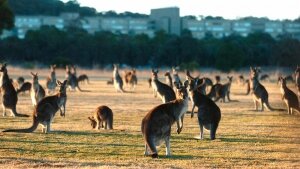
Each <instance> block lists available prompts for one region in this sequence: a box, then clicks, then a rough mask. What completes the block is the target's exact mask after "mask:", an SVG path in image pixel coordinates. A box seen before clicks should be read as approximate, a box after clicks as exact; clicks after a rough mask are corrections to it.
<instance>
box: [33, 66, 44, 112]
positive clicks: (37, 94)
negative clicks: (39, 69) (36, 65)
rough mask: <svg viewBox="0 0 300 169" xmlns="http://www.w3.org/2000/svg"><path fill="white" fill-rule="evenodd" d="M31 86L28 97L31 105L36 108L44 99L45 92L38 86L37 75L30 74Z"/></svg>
mask: <svg viewBox="0 0 300 169" xmlns="http://www.w3.org/2000/svg"><path fill="white" fill-rule="evenodd" d="M31 75H32V85H31V89H30V97H31V101H32V105H33V106H36V105H37V103H38V102H39V101H40V100H42V98H44V97H45V90H44V89H43V87H42V86H41V85H40V84H39V78H38V74H37V73H35V74H34V73H32V72H31Z"/></svg>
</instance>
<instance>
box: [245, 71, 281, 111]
mask: <svg viewBox="0 0 300 169" xmlns="http://www.w3.org/2000/svg"><path fill="white" fill-rule="evenodd" d="M258 73H259V69H258V68H252V67H250V88H251V92H252V97H253V102H254V106H255V110H258V102H260V104H261V111H264V106H265V107H266V108H267V109H269V110H270V111H273V110H275V109H273V108H272V107H271V106H270V104H269V94H268V92H267V90H266V88H265V87H264V86H263V85H262V84H260V83H259V81H258Z"/></svg>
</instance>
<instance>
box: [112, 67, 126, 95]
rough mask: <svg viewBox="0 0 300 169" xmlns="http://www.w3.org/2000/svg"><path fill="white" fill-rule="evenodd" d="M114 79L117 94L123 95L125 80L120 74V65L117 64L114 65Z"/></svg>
mask: <svg viewBox="0 0 300 169" xmlns="http://www.w3.org/2000/svg"><path fill="white" fill-rule="evenodd" d="M113 78H114V87H115V89H116V90H117V92H121V93H123V92H124V90H123V80H122V78H121V76H120V74H119V65H117V64H114V71H113Z"/></svg>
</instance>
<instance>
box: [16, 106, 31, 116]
mask: <svg viewBox="0 0 300 169" xmlns="http://www.w3.org/2000/svg"><path fill="white" fill-rule="evenodd" d="M12 111H13V113H14V115H15V116H16V117H29V115H27V114H21V113H17V110H16V108H13V109H12Z"/></svg>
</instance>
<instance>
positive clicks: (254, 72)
mask: <svg viewBox="0 0 300 169" xmlns="http://www.w3.org/2000/svg"><path fill="white" fill-rule="evenodd" d="M259 73H260V68H258V67H254V68H253V67H250V78H258V75H259Z"/></svg>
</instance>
